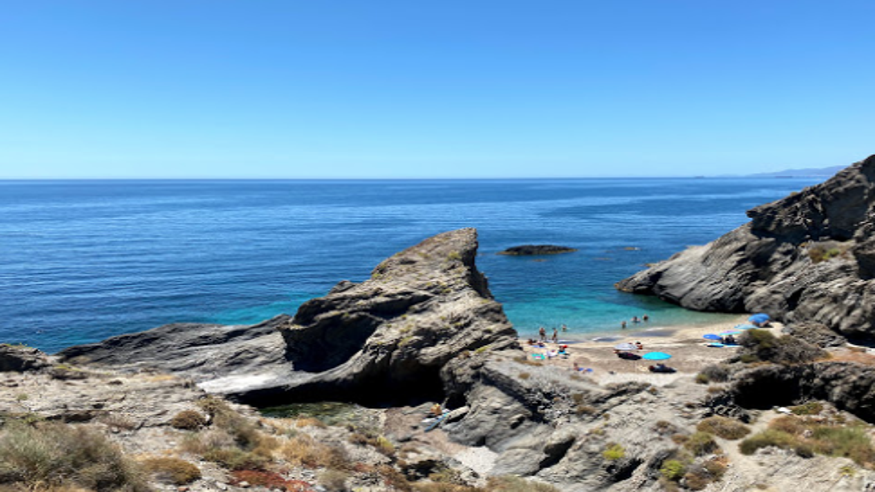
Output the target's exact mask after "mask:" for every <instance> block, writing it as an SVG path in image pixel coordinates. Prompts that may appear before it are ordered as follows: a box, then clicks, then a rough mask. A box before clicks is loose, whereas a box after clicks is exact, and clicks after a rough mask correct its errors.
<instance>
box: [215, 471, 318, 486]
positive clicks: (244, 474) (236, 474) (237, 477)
mask: <svg viewBox="0 0 875 492" xmlns="http://www.w3.org/2000/svg"><path fill="white" fill-rule="evenodd" d="M242 482H247V483H249V485H251V486H255V487H265V488H268V489H271V490H274V489H279V490H300V489H301V487H300V483H299V482H298V481H295V480H286V479H285V478H283V477H282V475H280V474H279V473H276V472H271V471H262V470H237V471H233V472H231V485H239V484H241V483H242ZM304 490H310V489H309V487H308V488H307V489H304Z"/></svg>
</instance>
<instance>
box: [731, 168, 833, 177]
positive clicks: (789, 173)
mask: <svg viewBox="0 0 875 492" xmlns="http://www.w3.org/2000/svg"><path fill="white" fill-rule="evenodd" d="M845 167H847V166H830V167H821V168H814V167H810V168H805V169H785V170H783V171H775V172H771V173H756V174H749V175H748V177H751V178H804V177H811V176H823V177H832V176H834V175H835V174H836V173H837V172H839V171H841V170H842V169H844V168H845Z"/></svg>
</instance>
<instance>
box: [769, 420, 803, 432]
mask: <svg viewBox="0 0 875 492" xmlns="http://www.w3.org/2000/svg"><path fill="white" fill-rule="evenodd" d="M769 429H774V430H778V431H781V432H786V433H788V434H791V435H795V434H802V433H803V432H805V429H806V426H805V421H803V420H802V419H800V418H799V417H794V416H792V415H785V416H783V417H778V418H776V419H775V420H773V421H771V422H769Z"/></svg>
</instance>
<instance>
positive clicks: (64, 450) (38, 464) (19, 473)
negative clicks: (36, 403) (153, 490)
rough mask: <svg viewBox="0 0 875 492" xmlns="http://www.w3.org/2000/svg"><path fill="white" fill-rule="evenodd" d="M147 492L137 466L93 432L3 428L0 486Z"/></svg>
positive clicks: (48, 426) (41, 426)
mask: <svg viewBox="0 0 875 492" xmlns="http://www.w3.org/2000/svg"><path fill="white" fill-rule="evenodd" d="M4 483H5V484H17V485H19V486H23V487H25V488H28V489H33V488H36V487H44V488H53V487H81V488H85V489H90V490H95V491H98V492H102V491H109V490H122V489H123V490H128V491H146V490H148V486H147V484H146V480H145V478H144V476H143V473H142V471H141V469H140V468H139V466H137V464H136V463H134V462H133V461H131V460H129V459H128V458H126V457H125V456H124V455H123V454H122V452H121V451H120V450H119V448H118V447H116V446H115V445H114V444H112V443H111V442H109V441H108V440H107V439H106V438H105V437H104V436H103V435H102V434H100V433H98V432H97V431H96V430H93V429H90V428H86V427H79V426H71V425H66V424H60V423H45V422H43V423H38V424H36V425H33V426H30V425H25V424H22V423H19V422H10V423H8V424H7V425H6V426H5V427H4V428H3V430H2V432H0V484H4Z"/></svg>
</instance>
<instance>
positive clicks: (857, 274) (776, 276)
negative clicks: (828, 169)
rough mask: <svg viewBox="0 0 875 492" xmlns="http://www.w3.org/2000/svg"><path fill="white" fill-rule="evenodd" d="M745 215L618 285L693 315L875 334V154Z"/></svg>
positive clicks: (863, 335)
mask: <svg viewBox="0 0 875 492" xmlns="http://www.w3.org/2000/svg"><path fill="white" fill-rule="evenodd" d="M747 215H748V216H749V217H750V218H751V219H752V220H751V221H750V222H749V223H747V224H745V225H743V226H741V227H739V228H737V229H735V230H734V231H731V232H729V233H728V234H726V235H724V236H722V237H720V238H719V239H717V240H716V241H714V242H712V243H709V244H707V245H705V246H696V247H691V248H689V249H687V250H685V251H682V252H680V253H677V254H676V255H674V256H672V257H671V258H670V259H668V260H666V261H663V262H661V263H658V264H656V265H654V266H653V267H651V268H649V269H647V270H644V271H642V272H639V273H637V274H635V275H633V276H632V277H629V278H627V279H624V280H622V281H620V282H618V283H617V285H616V287H617V288H618V289H620V290H622V291H625V292H631V293H637V294H652V295H656V296H658V297H660V298H662V299H664V300H667V301H669V302H673V303H676V304H679V305H681V306H683V307H685V308H688V309H695V310H700V311H721V312H758V311H764V312H767V313H769V314H771V315H772V316H773V317H775V318H778V319H782V320H784V321H787V322H817V323H822V324H824V325H826V326H827V327H829V328H830V329H832V330H835V331H838V332H840V333H842V334H843V335H845V336H848V337H865V338H869V337H872V336H873V335H875V326H873V321H875V302H873V301H875V282H873V279H875V235H873V234H871V233H872V232H875V156H871V157H869V158H867V159H866V160H864V161H861V162H857V163H855V164H853V165H851V166H850V167H848V168H846V169H845V170H843V171H841V172H839V173H838V174H837V175H836V176H835V177H833V178H831V179H830V180H828V181H826V182H824V183H822V184H819V185H816V186H812V187H809V188H806V189H804V190H803V191H801V192H799V193H794V194H791V195H790V196H788V197H786V198H784V199H782V200H778V201H776V202H773V203H770V204H766V205H762V206H759V207H756V208H754V209H752V210H750V211H748V213H747Z"/></svg>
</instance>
